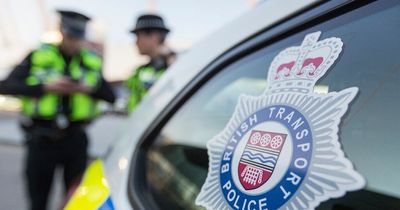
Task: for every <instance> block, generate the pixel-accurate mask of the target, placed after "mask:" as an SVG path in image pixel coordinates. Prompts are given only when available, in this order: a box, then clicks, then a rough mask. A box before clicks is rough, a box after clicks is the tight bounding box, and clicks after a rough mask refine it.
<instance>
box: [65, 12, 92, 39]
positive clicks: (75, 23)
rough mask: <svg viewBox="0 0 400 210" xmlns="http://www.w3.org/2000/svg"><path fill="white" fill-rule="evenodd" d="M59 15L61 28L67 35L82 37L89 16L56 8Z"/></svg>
mask: <svg viewBox="0 0 400 210" xmlns="http://www.w3.org/2000/svg"><path fill="white" fill-rule="evenodd" d="M57 12H58V13H59V14H60V15H61V29H62V31H63V33H65V34H66V35H68V36H71V37H76V38H84V37H85V32H86V24H87V22H88V21H89V20H90V18H89V17H88V16H86V15H83V14H81V13H78V12H75V11H68V10H57Z"/></svg>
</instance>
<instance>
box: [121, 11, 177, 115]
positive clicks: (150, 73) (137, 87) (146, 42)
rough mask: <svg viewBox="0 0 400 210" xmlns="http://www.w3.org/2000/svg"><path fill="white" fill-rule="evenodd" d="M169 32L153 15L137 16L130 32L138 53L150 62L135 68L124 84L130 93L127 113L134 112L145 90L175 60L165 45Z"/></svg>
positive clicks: (159, 18) (158, 18)
mask: <svg viewBox="0 0 400 210" xmlns="http://www.w3.org/2000/svg"><path fill="white" fill-rule="evenodd" d="M169 31H170V30H169V29H168V28H167V27H166V26H165V24H164V20H163V19H162V18H161V17H160V16H159V15H155V14H145V15H141V16H139V18H138V19H137V22H136V26H135V27H134V28H133V29H132V30H131V31H130V32H131V33H132V34H135V35H136V45H137V47H138V50H139V53H140V54H141V55H146V56H148V57H149V58H150V61H149V62H148V63H147V64H145V65H142V66H139V67H138V68H136V69H135V71H134V73H133V75H132V76H131V77H130V78H129V79H128V80H127V81H126V82H125V86H126V87H127V89H128V90H129V92H130V96H129V99H128V106H127V108H128V111H129V112H132V111H133V110H134V108H135V106H136V105H137V104H138V103H139V102H140V100H141V99H142V98H143V96H144V95H145V93H146V92H147V90H148V89H149V88H150V87H151V86H152V85H153V84H154V83H155V82H156V81H157V80H158V79H159V78H160V77H161V75H162V74H163V73H164V72H165V70H166V69H167V68H168V66H169V65H170V64H171V63H172V62H173V61H174V60H175V57H176V54H175V53H174V52H173V51H172V50H171V49H169V48H168V47H167V46H166V45H165V39H166V37H167V34H168V32H169Z"/></svg>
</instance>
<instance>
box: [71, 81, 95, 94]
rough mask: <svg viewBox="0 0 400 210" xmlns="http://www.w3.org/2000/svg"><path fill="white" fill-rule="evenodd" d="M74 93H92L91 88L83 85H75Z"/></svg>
mask: <svg viewBox="0 0 400 210" xmlns="http://www.w3.org/2000/svg"><path fill="white" fill-rule="evenodd" d="M74 91H75V92H79V93H85V94H90V93H92V92H93V88H91V87H89V86H87V85H85V84H83V83H77V84H75V86H74Z"/></svg>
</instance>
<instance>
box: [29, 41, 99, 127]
mask: <svg viewBox="0 0 400 210" xmlns="http://www.w3.org/2000/svg"><path fill="white" fill-rule="evenodd" d="M101 66H102V61H101V59H100V57H98V56H97V55H95V54H93V53H91V52H89V51H87V50H81V51H80V53H79V55H76V56H74V57H72V59H71V61H70V63H69V66H68V68H69V71H70V76H71V77H72V79H74V80H77V81H80V82H83V83H85V84H86V85H88V86H90V87H96V86H97V85H98V83H99V81H100V76H101ZM64 69H65V61H64V58H63V56H62V55H61V54H60V52H59V51H58V47H57V46H54V45H43V46H41V47H40V48H39V49H37V50H35V51H34V52H33V53H32V55H31V69H30V74H29V76H28V77H27V78H26V84H27V85H32V86H33V85H38V84H44V83H46V82H48V81H51V80H54V79H56V78H59V77H62V76H64ZM61 100H62V97H61V96H59V95H57V94H54V93H44V95H42V96H41V97H40V98H35V97H27V96H24V97H23V98H22V113H23V114H24V115H25V116H28V117H31V118H39V119H47V120H52V119H55V117H56V116H57V114H58V112H59V108H60V105H61V103H62V101H61ZM69 105H70V107H69V108H70V110H71V112H70V114H69V116H67V117H68V119H69V120H70V121H81V120H88V119H92V118H94V117H95V116H96V115H97V114H98V111H97V109H96V108H97V101H96V100H94V99H93V98H92V97H90V96H88V95H86V94H82V93H76V94H73V95H71V96H69Z"/></svg>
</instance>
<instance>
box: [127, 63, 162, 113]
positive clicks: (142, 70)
mask: <svg viewBox="0 0 400 210" xmlns="http://www.w3.org/2000/svg"><path fill="white" fill-rule="evenodd" d="M164 72H165V69H160V70H156V69H155V68H154V67H152V66H141V67H139V68H137V69H136V71H135V73H134V74H133V75H132V76H131V77H130V78H129V79H128V80H126V81H125V83H124V85H125V86H126V87H127V88H128V90H129V91H130V94H129V99H128V106H127V108H128V112H132V111H133V110H134V109H135V107H136V106H137V104H138V103H139V102H140V101H141V100H142V98H143V97H144V95H145V94H146V93H147V91H148V90H149V89H150V87H151V86H152V85H153V84H154V83H155V82H156V81H157V80H158V79H160V77H161V76H162V75H163V74H164Z"/></svg>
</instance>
